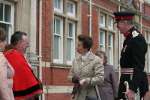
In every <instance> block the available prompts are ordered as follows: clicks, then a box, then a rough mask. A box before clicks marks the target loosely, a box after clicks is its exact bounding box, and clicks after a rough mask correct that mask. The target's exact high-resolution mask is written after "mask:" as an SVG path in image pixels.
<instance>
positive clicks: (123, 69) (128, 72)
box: [121, 68, 134, 75]
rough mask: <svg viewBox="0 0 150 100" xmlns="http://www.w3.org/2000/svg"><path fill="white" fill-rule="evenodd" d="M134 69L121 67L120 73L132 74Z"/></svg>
mask: <svg viewBox="0 0 150 100" xmlns="http://www.w3.org/2000/svg"><path fill="white" fill-rule="evenodd" d="M133 72H134V69H133V68H121V74H131V75H133Z"/></svg>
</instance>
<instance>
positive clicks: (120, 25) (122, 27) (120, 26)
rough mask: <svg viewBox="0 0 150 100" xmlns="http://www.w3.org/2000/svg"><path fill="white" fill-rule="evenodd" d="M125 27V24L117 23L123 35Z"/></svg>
mask: <svg viewBox="0 0 150 100" xmlns="http://www.w3.org/2000/svg"><path fill="white" fill-rule="evenodd" d="M124 27H125V23H124V22H123V21H119V22H117V28H118V29H119V30H120V32H121V33H124V30H125V29H124Z"/></svg>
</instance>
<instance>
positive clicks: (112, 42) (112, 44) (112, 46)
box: [108, 32, 114, 65]
mask: <svg viewBox="0 0 150 100" xmlns="http://www.w3.org/2000/svg"><path fill="white" fill-rule="evenodd" d="M110 34H111V42H110V40H109V37H108V49H109V50H110V49H111V50H112V51H111V56H110V55H108V57H109V58H108V60H109V64H111V65H113V63H114V60H113V56H114V50H113V49H114V36H113V33H111V32H109V33H108V36H109V35H110ZM109 42H110V43H111V45H109ZM108 52H109V51H108ZM111 57H112V58H111Z"/></svg>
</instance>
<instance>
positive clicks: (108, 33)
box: [99, 13, 115, 65]
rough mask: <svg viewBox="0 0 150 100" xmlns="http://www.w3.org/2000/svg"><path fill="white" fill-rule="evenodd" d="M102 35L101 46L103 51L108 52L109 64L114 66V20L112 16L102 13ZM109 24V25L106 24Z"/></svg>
mask: <svg viewBox="0 0 150 100" xmlns="http://www.w3.org/2000/svg"><path fill="white" fill-rule="evenodd" d="M99 20H100V24H99V25H100V26H99V28H100V34H99V46H100V49H101V50H102V51H105V52H106V55H107V57H108V63H109V64H111V65H113V64H114V60H113V59H114V49H115V48H114V37H115V36H114V33H115V31H114V25H113V23H114V19H113V17H112V16H110V15H108V14H105V13H101V14H100V19H99ZM106 23H107V24H106Z"/></svg>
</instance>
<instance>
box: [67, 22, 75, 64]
mask: <svg viewBox="0 0 150 100" xmlns="http://www.w3.org/2000/svg"><path fill="white" fill-rule="evenodd" d="M69 23H71V24H73V27H74V28H73V36H72V37H69ZM67 26H68V30H67V32H68V35H67V39H69V38H70V39H72V40H73V48H72V49H73V50H72V52H71V53H72V55H71V60H70V61H68V60H67V64H68V65H72V60H73V59H74V57H75V34H76V23H75V22H73V21H68V23H67ZM66 51H67V50H66Z"/></svg>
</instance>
